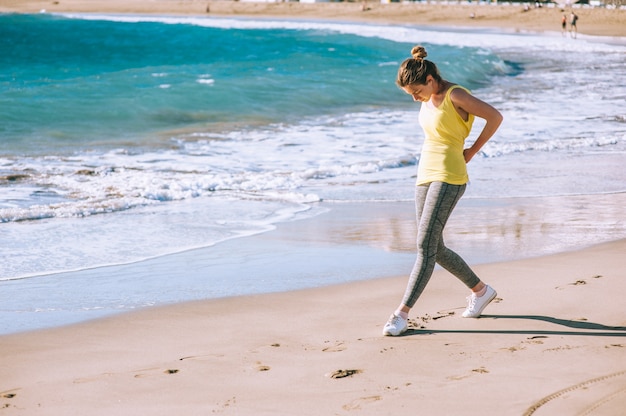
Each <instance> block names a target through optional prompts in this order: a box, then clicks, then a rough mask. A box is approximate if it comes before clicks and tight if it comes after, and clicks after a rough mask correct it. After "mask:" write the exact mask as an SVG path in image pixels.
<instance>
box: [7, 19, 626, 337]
mask: <svg viewBox="0 0 626 416" xmlns="http://www.w3.org/2000/svg"><path fill="white" fill-rule="evenodd" d="M417 43H420V44H423V45H424V46H426V48H427V50H428V52H429V58H430V59H432V60H433V61H435V62H436V63H437V64H438V66H439V67H440V70H441V72H442V74H443V76H444V77H445V78H447V79H449V80H451V81H454V82H456V83H459V84H462V85H464V86H466V87H468V88H470V89H471V90H472V91H473V93H474V94H476V95H477V96H479V97H480V98H482V99H484V100H486V101H488V102H490V103H492V104H493V105H494V106H496V107H497V108H499V109H500V110H501V111H502V112H503V114H504V116H505V123H504V124H503V126H502V128H501V130H500V131H499V132H498V134H497V136H496V137H494V138H493V139H492V140H491V141H490V142H489V144H488V145H487V146H486V147H485V148H484V151H483V152H482V153H481V155H480V157H479V158H477V159H476V161H475V162H474V161H473V162H472V164H471V166H470V176H471V178H472V183H471V185H470V188H469V191H468V193H467V195H466V198H467V199H469V200H476V201H480V200H487V199H488V200H491V201H493V200H499V199H502V200H504V199H507V198H523V199H525V200H526V199H528V198H536V197H544V196H552V195H578V194H581V195H582V194H585V195H586V194H610V193H623V192H625V191H626V173H625V170H624V169H623V165H624V162H625V161H626V104H625V103H626V84H624V83H623V82H618V81H616V80H623V79H626V63H625V62H626V59H625V58H626V40H624V39H621V38H617V39H616V38H598V37H589V36H584V35H581V36H579V38H578V39H570V38H567V37H562V36H561V34H560V33H557V32H555V33H547V34H542V35H541V36H539V35H536V34H532V33H507V32H496V31H491V30H480V31H479V30H472V31H462V30H456V29H452V28H424V27H415V26H380V25H369V24H351V23H337V22H334V23H330V22H322V21H297V22H296V21H288V20H284V21H283V20H249V19H226V18H213V17H170V16H151V17H148V16H129V15H93V14H64V15H60V14H37V15H18V14H0V69H1V70H0V241H1V242H0V257H1V258H2V262H1V263H0V305H3V306H0V315H1V314H5V316H6V317H8V319H3V320H4V321H5V322H8V321H11V322H14V323H13V324H8V325H7V327H6V328H0V333H3V332H11V331H14V330H18V329H28V328H31V327H38V325H39V324H37V320H38V319H37V317H40V316H42V314H44V313H48V314H50V315H51V316H53V317H52V318H46V319H43V321H45V322H56V323H60V322H65V320H66V319H69V320H70V321H72V320H76V319H80V318H76V315H75V314H74V311H76V310H104V311H105V312H106V311H117V310H124V309H125V308H127V307H128V308H133V307H137V306H138V305H139V306H140V305H146V304H159V303H164V302H170V301H180V300H186V299H190V298H195V297H196V296H197V295H196V294H195V293H193V290H191V289H190V290H189V292H190V293H189V294H183V295H177V296H176V297H174V298H172V297H170V296H169V293H171V291H169V289H166V287H169V286H168V285H171V284H173V282H163V285H162V286H161V287H162V289H161V290H159V289H158V288H159V284H156V285H155V287H156V289H155V293H151V294H150V295H149V296H146V297H145V298H142V297H141V296H137V297H133V296H134V295H133V296H131V297H132V298H133V300H132V301H131V302H122V301H120V298H118V297H116V296H113V295H111V296H109V294H110V293H115V292H116V291H117V289H118V288H119V287H120V286H119V282H115V281H114V280H111V281H107V280H106V278H103V277H102V276H103V275H106V273H107V270H109V269H107V267H117V266H118V265H122V264H129V263H136V262H142V261H147V260H148V259H155V258H162V257H163V256H167V255H170V254H172V253H177V252H182V251H186V250H191V249H196V248H203V247H211V246H215V247H218V246H220V245H222V246H223V245H224V244H225V243H226V242H232V241H234V240H237V239H245V238H246V236H250V235H253V234H257V233H261V232H265V231H268V230H271V229H273V228H274V227H275V225H276V224H278V223H284V222H286V221H293V220H297V219H301V218H306V217H311V216H315V215H317V214H319V213H320V212H321V211H323V210H325V209H328V205H325V204H323V203H320V202H328V203H342V202H363V203H375V202H376V201H410V200H411V199H412V182H413V180H414V174H415V170H416V165H417V163H418V158H419V156H418V155H419V151H420V147H421V140H422V133H421V130H420V129H419V126H418V124H417V112H418V110H419V104H417V103H414V102H412V101H411V99H410V97H409V96H407V95H406V94H404V93H403V92H402V91H401V90H399V89H398V88H397V87H396V86H395V84H394V80H395V74H396V71H397V68H398V65H399V64H400V62H402V60H404V59H405V58H407V57H408V55H409V51H410V49H411V47H412V46H413V45H414V44H417ZM479 128H480V123H479V122H478V123H477V125H476V128H475V131H478V129H479ZM598 221H600V222H601V221H602V219H598ZM605 225H606V224H603V223H602V224H600V223H599V224H596V226H602V227H604V226H605ZM596 228H597V227H596ZM610 228H611V230H612V234H611V235H610V238H623V237H624V236H626V232H625V229H626V227H625V226H624V224H623V222H620V223H618V224H612V226H611V227H610ZM603 229H604V228H603ZM587 238H589V236H587ZM586 242H587V240H585V241H578V240H577V241H568V242H566V243H565V242H564V243H562V244H561V245H559V244H552V245H551V246H550V247H551V250H553V251H554V250H560V249H566V248H569V247H571V246H572V245H573V246H576V245H577V244H578V245H580V244H583V243H586ZM525 254H528V255H534V254H543V252H541V251H540V252H537V253H535V252H533V253H525ZM480 260H485V259H480ZM376 264H378V263H375V262H373V264H372V265H371V267H370V269H371V273H372V275H373V276H375V275H380V273H379V271H380V268H385V270H389V269H388V267H389V265H388V264H384V263H380V264H379V265H378V266H376ZM377 267H379V269H377ZM88 269H93V270H100V271H102V273H100V274H98V273H97V272H96V275H98V276H99V277H98V282H99V283H98V284H99V285H100V286H99V287H100V289H99V293H100V294H101V297H99V298H98V299H97V300H94V301H90V300H89V299H85V295H84V292H82V291H81V287H85V286H88V285H89V284H91V283H92V282H73V281H72V282H71V283H70V282H69V281H68V280H67V279H65V277H64V276H66V275H65V274H63V273H67V272H71V271H77V270H88ZM398 272H399V271H398ZM59 276H62V277H59ZM366 277H367V276H366ZM49 282H54V283H49ZM329 282H331V283H332V279H331V281H328V282H326V281H325V282H324V283H329ZM174 284H175V282H174ZM189 284H190V287H193V286H194V285H200V286H202V285H208V286H211V285H212V284H211V283H210V282H208V283H206V282H205V283H199V282H191V283H189ZM50 285H52V286H50ZM65 285H66V286H65ZM215 285H217V286H219V287H217V288H214V287H212V288H211V290H207V291H205V292H202V291H200V292H202V295H201V296H200V297H211V296H225V295H229V294H233V293H232V292H229V291H228V287H227V286H228V284H227V283H223V284H222V283H219V284H217V283H214V284H213V286H215ZM289 285H290V286H288V285H287V284H284V285H282V286H281V282H280V281H278V282H272V283H271V284H269V285H268V287H271V288H272V290H281V289H287V288H293V287H294V286H293V285H295V286H298V285H299V284H298V283H295V284H294V283H293V282H290V283H289ZM306 285H310V282H309V283H306V284H304V283H303V284H301V286H306ZM50 287H54V288H57V289H58V291H59V292H62V293H64V294H65V295H60V296H61V297H59V296H56V297H55V295H53V294H51V293H50ZM63 287H71V288H72V289H71V291H70V290H67V289H61V288H63ZM37 288H44V289H37ZM213 289H215V290H214V291H213ZM41 290H44V291H46V293H47V294H44V293H42V292H41ZM137 290H138V292H140V291H141V290H140V289H137ZM250 290H251V292H255V293H256V292H259V291H263V290H264V288H262V287H261V288H259V287H255V288H251V289H250ZM52 292H54V290H53V291H52ZM70 293H71V294H70ZM236 294H239V293H236ZM120 296H121V298H124V296H125V295H120ZM129 296H130V295H129ZM79 300H80V301H79ZM51 305H53V306H51ZM46 311H47V312H46ZM38 313H39V315H37V314H38ZM26 315H28V316H30V317H32V316H36V317H35V318H28V319H26V320H27V321H28V323H23V322H20V320H21V319H22V317H24V316H26ZM55 316H58V317H60V318H58V320H57V321H55V319H56V318H55ZM67 316H71V318H66V317H67ZM15 317H17V318H15ZM45 325H47V324H44V326H45Z"/></svg>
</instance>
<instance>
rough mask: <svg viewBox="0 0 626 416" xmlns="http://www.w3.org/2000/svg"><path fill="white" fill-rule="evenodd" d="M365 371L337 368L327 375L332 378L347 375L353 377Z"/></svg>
mask: <svg viewBox="0 0 626 416" xmlns="http://www.w3.org/2000/svg"><path fill="white" fill-rule="evenodd" d="M361 372H363V371H362V370H356V369H354V370H335V371H333V372H331V373H328V374H326V376H327V377H330V378H346V377H352V376H353V375H355V374H359V373H361Z"/></svg>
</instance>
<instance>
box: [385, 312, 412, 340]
mask: <svg viewBox="0 0 626 416" xmlns="http://www.w3.org/2000/svg"><path fill="white" fill-rule="evenodd" d="M407 329H408V322H407V321H406V319H404V318H403V317H401V316H398V315H396V314H393V315H391V316H390V317H389V320H388V321H387V323H386V324H385V327H384V328H383V335H389V336H392V337H397V336H398V335H401V334H404V333H405V332H406V330H407Z"/></svg>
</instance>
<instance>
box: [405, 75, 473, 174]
mask: <svg viewBox="0 0 626 416" xmlns="http://www.w3.org/2000/svg"><path fill="white" fill-rule="evenodd" d="M455 88H462V89H464V90H465V91H467V92H468V93H469V90H467V89H466V88H463V87H461V86H459V85H454V86H452V87H450V88H449V89H448V91H447V92H446V97H445V98H444V100H443V102H442V103H441V105H439V107H435V106H434V105H433V104H432V102H430V101H428V102H426V103H422V106H421V108H420V113H419V123H420V125H421V126H422V129H423V130H424V135H425V138H424V145H423V146H422V153H421V155H420V160H419V167H418V169H417V184H418V185H423V184H426V183H429V182H445V183H449V184H452V185H463V184H465V183H467V182H468V181H469V177H468V176H467V164H466V163H465V159H464V158H463V146H464V143H465V139H466V138H467V136H468V135H469V133H470V131H471V130H472V124H473V123H474V115H473V114H470V115H469V117H468V120H467V121H465V120H463V119H462V118H461V116H460V115H459V113H458V112H457V111H456V109H455V108H454V104H452V100H451V99H450V93H451V92H452V90H453V89H455Z"/></svg>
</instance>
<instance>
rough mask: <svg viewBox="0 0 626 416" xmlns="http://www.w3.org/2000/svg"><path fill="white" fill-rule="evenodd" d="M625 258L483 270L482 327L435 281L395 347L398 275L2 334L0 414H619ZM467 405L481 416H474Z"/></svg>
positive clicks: (624, 371) (440, 277) (604, 250)
mask: <svg viewBox="0 0 626 416" xmlns="http://www.w3.org/2000/svg"><path fill="white" fill-rule="evenodd" d="M625 249H626V239H623V240H620V241H617V242H612V243H605V244H600V245H596V246H593V247H589V248H586V249H584V250H578V251H573V252H569V253H561V254H556V255H551V256H544V257H541V258H535V259H527V260H520V261H512V262H506V263H496V264H488V265H478V266H476V267H475V270H476V271H477V273H478V274H479V275H481V276H488V277H487V279H486V280H487V281H488V282H489V283H490V284H492V285H493V286H494V287H495V288H496V290H497V291H498V297H497V298H496V300H495V301H494V302H493V303H492V305H490V306H489V307H488V308H487V309H486V310H485V312H484V315H483V317H482V318H481V319H463V318H460V317H459V315H460V312H461V311H462V310H463V307H464V306H463V304H464V302H463V297H464V296H465V295H466V290H465V289H464V288H463V287H461V285H460V284H459V283H458V282H457V281H455V279H453V278H450V276H449V275H448V274H447V272H444V271H442V270H436V271H435V273H434V275H433V279H432V280H431V282H430V283H429V286H428V287H427V288H426V291H425V292H424V294H423V296H422V297H421V298H420V301H419V302H418V304H417V305H416V308H415V309H414V310H413V311H412V313H411V315H410V318H411V319H410V323H411V326H410V330H409V331H408V333H407V334H406V335H405V336H402V337H383V336H381V334H380V332H381V330H382V326H383V324H384V321H385V319H386V316H387V315H388V313H389V310H390V307H392V306H393V305H394V304H395V303H396V302H397V300H398V297H399V296H400V295H401V293H402V291H403V288H404V285H405V284H406V279H405V278H404V277H397V278H381V279H373V280H367V281H359V282H353V283H347V284H337V285H333V286H328V287H321V288H313V289H304V290H298V291H292V292H284V293H273V294H264V295H253V296H241V297H237V298H224V299H214V300H208V301H196V302H187V303H184V304H177V305H169V306H162V307H153V308H146V309H144V310H139V311H136V312H132V313H127V314H122V315H118V316H114V317H109V318H104V319H100V320H96V321H90V322H85V323H81V324H77V325H71V326H66V327H61V328H54V329H49V330H42V331H35V332H29V333H21V334H14V335H7V336H2V337H0V340H1V341H2V342H0V368H1V369H2V370H0V373H1V375H2V377H0V406H2V411H3V414H7V415H31V414H32V415H34V414H40V413H41V412H42V411H43V412H45V413H46V414H47V415H51V416H56V415H59V416H61V415H66V414H68V413H76V412H78V413H83V414H89V415H93V416H96V415H101V414H102V415H105V414H107V415H108V414H111V413H114V414H116V415H136V414H138V413H145V412H150V413H151V414H155V415H165V414H171V412H182V413H184V414H190V415H194V414H208V413H219V414H226V415H229V414H232V415H235V414H237V415H255V416H256V415H273V414H301V415H311V416H313V415H319V414H340V415H341V414H350V412H352V411H358V412H359V414H364V415H378V414H383V413H385V412H386V413H385V414H387V413H393V412H400V411H402V410H403V409H404V410H406V409H407V408H410V407H412V406H414V405H415V402H416V401H418V402H419V406H420V409H421V411H423V412H425V413H427V414H429V415H435V416H437V415H442V416H443V415H450V414H461V413H462V414H468V415H479V414H499V415H503V416H507V415H511V416H513V415H516V416H518V415H520V414H531V413H523V412H524V411H526V412H528V411H532V414H535V415H539V416H541V415H551V414H574V413H576V414H577V413H578V412H581V411H584V410H586V409H589V408H593V409H599V411H604V412H606V413H602V414H616V413H615V412H618V410H619V409H623V406H624V403H626V395H624V394H622V393H623V392H624V390H626V367H622V366H619V365H617V366H616V363H620V362H621V363H623V362H625V361H624V360H625V358H626V320H624V315H623V313H622V308H621V303H620V302H619V301H606V300H605V298H606V295H607V294H609V293H623V292H624V290H626V259H625V258H624V256H623V252H624V250H625ZM512 387H514V388H512ZM564 390H566V391H568V394H565V395H562V394H559V392H561V391H564ZM616 392H618V393H616ZM619 392H621V393H619ZM450 397H454V398H455V400H450ZM609 397H610V398H611V399H610V400H608V399H607V398H609ZM472 400H478V401H479V402H480V403H481V406H477V407H474V406H471V407H470V408H469V409H468V406H467V403H470V402H472ZM472 409H474V410H472ZM381 412H382V413H381Z"/></svg>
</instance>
